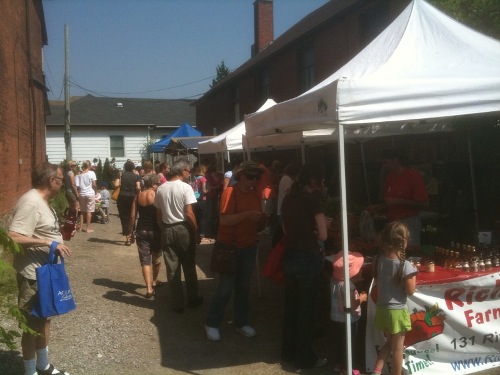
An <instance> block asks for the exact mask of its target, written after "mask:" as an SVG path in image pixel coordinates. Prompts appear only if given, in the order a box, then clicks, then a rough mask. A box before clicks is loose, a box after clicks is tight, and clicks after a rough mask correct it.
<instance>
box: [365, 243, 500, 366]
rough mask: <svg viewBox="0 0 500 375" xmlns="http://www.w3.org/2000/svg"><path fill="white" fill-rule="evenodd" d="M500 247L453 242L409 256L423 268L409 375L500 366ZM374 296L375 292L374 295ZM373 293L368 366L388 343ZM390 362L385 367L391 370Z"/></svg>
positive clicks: (415, 298)
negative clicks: (377, 320) (377, 325)
mask: <svg viewBox="0 0 500 375" xmlns="http://www.w3.org/2000/svg"><path fill="white" fill-rule="evenodd" d="M499 258H500V252H499V251H498V248H495V247H493V246H490V245H481V244H474V245H473V244H460V243H450V245H448V246H436V247H435V248H434V251H433V252H432V254H424V255H423V256H421V257H409V258H408V260H410V261H412V262H413V263H414V264H415V266H416V267H417V269H419V273H418V275H417V288H416V291H415V293H414V294H413V295H412V296H410V297H409V298H408V302H407V304H408V308H409V313H410V319H411V323H412V329H411V331H409V332H407V333H406V335H405V341H404V346H405V349H404V360H403V366H404V371H403V373H404V374H417V373H418V374H419V375H427V374H441V375H442V374H448V373H453V374H470V373H473V372H478V371H482V370H486V369H491V368H495V369H499V371H500V259H499ZM370 295H371V294H370ZM375 308H376V305H375V302H374V301H373V296H371V297H370V298H368V307H367V326H366V341H365V342H366V365H367V371H373V368H370V366H373V364H374V363H375V359H376V355H377V350H379V349H380V347H381V346H382V345H383V343H384V342H385V337H384V335H383V334H382V333H380V332H379V331H377V330H376V329H375V328H374V327H373V318H374V315H375ZM390 366H391V363H390V361H389V363H388V365H387V366H386V368H385V371H386V372H387V373H389V368H390Z"/></svg>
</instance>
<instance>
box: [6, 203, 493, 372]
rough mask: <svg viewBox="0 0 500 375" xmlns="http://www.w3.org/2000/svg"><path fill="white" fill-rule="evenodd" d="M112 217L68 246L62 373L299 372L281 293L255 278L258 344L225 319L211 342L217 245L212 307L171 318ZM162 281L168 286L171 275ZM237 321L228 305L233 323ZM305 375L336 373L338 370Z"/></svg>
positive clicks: (203, 274) (206, 285)
mask: <svg viewBox="0 0 500 375" xmlns="http://www.w3.org/2000/svg"><path fill="white" fill-rule="evenodd" d="M111 214H112V215H111V221H110V223H109V224H93V229H94V230H95V232H93V233H89V234H87V233H77V234H76V236H75V238H73V239H72V240H71V241H70V242H69V243H68V245H69V246H70V247H71V249H72V251H73V256H72V257H71V258H68V259H67V260H66V268H67V272H68V274H69V278H70V282H71V287H72V290H73V293H74V295H75V299H76V302H77V309H76V310H75V311H73V312H71V313H69V314H67V315H63V316H60V317H57V318H55V319H54V322H53V328H52V338H51V342H50V346H49V349H50V358H51V361H52V363H54V364H55V365H56V367H58V368H62V369H67V370H68V371H69V372H70V373H71V375H84V374H85V375H111V374H122V375H132V374H149V375H157V374H207V375H208V374H231V375H233V374H266V375H267V374H288V373H294V372H297V371H296V370H295V369H294V368H288V367H283V366H282V365H281V364H280V363H279V352H280V345H281V343H280V340H281V318H282V299H283V298H282V294H283V291H282V287H281V286H279V285H276V284H274V283H272V282H270V281H269V280H267V279H262V281H261V282H262V289H261V290H262V293H261V297H259V293H258V288H257V285H258V283H257V278H254V282H253V284H252V290H251V297H250V298H251V306H252V320H253V325H254V326H255V328H256V329H257V336H256V337H254V338H250V339H249V338H246V337H243V336H241V335H239V334H238V333H236V332H235V331H234V326H233V324H232V322H231V321H229V320H226V321H225V322H224V324H223V326H222V327H221V335H222V340H221V341H220V342H217V343H214V342H209V341H208V340H207V339H206V337H205V333H204V328H203V327H204V319H205V316H206V311H207V308H208V303H209V301H210V299H211V296H212V293H213V289H214V287H215V285H216V282H217V280H216V279H214V276H213V274H212V273H211V272H210V271H209V269H208V264H209V257H210V252H211V245H201V246H199V247H198V254H197V265H198V270H197V271H198V278H199V289H200V294H201V295H203V296H204V297H205V302H204V304H203V305H202V306H200V307H198V308H196V309H193V310H191V309H187V310H186V311H185V313H184V314H182V315H178V314H175V313H173V312H172V311H171V308H170V305H169V301H168V286H164V287H162V288H159V289H158V290H157V293H156V296H155V297H153V298H152V299H145V298H144V294H145V292H146V289H145V287H144V285H143V284H144V281H143V279H142V274H141V269H140V265H139V261H138V255H137V249H136V246H135V244H134V245H132V246H129V247H128V246H124V237H123V236H122V235H121V234H120V232H121V227H120V223H119V219H118V216H117V210H116V205H115V204H114V203H112V205H111ZM269 250H270V244H269V236H263V237H261V245H260V258H261V263H262V260H263V259H265V256H266V254H267V253H268V252H269ZM162 266H163V265H162ZM160 279H161V280H163V281H166V274H165V269H164V268H162V270H161V272H160ZM326 296H327V294H326ZM322 310H323V311H324V314H322V318H323V319H324V320H323V321H322V323H323V325H322V326H323V327H328V325H327V324H326V320H327V314H328V300H327V299H326V300H324V301H323V308H322ZM231 316H232V306H231V305H229V306H228V309H227V313H226V318H227V319H229V318H230V317H231ZM0 324H1V325H2V326H3V327H5V328H8V329H9V328H10V329H15V323H14V322H12V320H6V319H5V316H2V314H0ZM334 337H335V335H334V334H333V333H331V332H328V329H327V330H326V334H325V335H324V336H323V337H320V338H318V339H317V340H316V342H315V344H316V346H317V351H318V353H321V354H322V355H324V356H326V357H329V356H330V354H329V347H330V344H331V340H332V339H335V338H334ZM19 347H20V345H19ZM22 367H23V366H22V359H21V355H20V352H19V351H13V352H12V351H7V350H5V348H3V347H1V346H0V374H1V375H22V374H23V371H22ZM495 370H497V369H495ZM301 373H303V374H309V373H311V374H331V373H332V367H331V366H326V367H324V368H321V369H314V370H308V371H302V372H301ZM483 374H484V375H486V374H488V375H493V374H498V372H483Z"/></svg>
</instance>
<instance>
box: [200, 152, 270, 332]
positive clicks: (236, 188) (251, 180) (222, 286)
mask: <svg viewBox="0 0 500 375" xmlns="http://www.w3.org/2000/svg"><path fill="white" fill-rule="evenodd" d="M262 172H263V171H262V168H261V167H260V166H259V165H258V164H257V163H255V162H253V161H245V162H243V163H241V164H240V165H239V166H238V167H237V169H236V170H235V172H234V176H235V179H236V181H237V182H236V184H234V185H233V186H229V187H227V188H226V189H225V190H224V191H223V193H222V196H221V201H220V211H219V212H220V216H219V217H220V219H219V231H218V234H217V241H218V242H221V243H223V244H226V245H230V246H232V247H233V248H234V249H235V250H236V263H237V266H236V272H235V273H231V274H221V275H220V279H219V285H218V286H217V289H216V291H215V294H214V297H213V299H212V303H211V304H210V308H209V311H208V316H207V320H206V325H205V331H206V334H207V338H208V339H209V340H211V341H219V340H220V333H219V328H220V325H221V323H222V321H223V318H224V311H225V309H226V305H227V303H228V302H229V299H230V298H231V294H232V293H233V289H234V315H235V316H234V323H235V329H236V331H237V332H238V333H240V334H242V335H243V336H246V337H253V336H255V335H256V332H255V329H254V328H253V327H252V326H251V325H250V321H249V318H250V317H249V306H248V299H249V290H250V279H251V277H252V274H253V271H254V269H255V256H256V252H257V232H258V230H259V229H260V227H261V226H262V225H263V223H264V220H265V217H266V216H265V215H264V213H263V212H262V208H261V207H262V206H261V201H260V195H259V194H258V193H257V192H256V191H255V190H254V188H255V186H256V184H257V181H258V180H259V179H260V177H261V175H262Z"/></svg>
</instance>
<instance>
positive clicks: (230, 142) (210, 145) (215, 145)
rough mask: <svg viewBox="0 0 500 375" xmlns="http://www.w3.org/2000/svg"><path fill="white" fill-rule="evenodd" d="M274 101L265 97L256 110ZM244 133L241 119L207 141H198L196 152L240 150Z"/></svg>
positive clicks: (259, 110) (266, 106) (262, 109)
mask: <svg viewBox="0 0 500 375" xmlns="http://www.w3.org/2000/svg"><path fill="white" fill-rule="evenodd" d="M275 104H276V102H275V101H274V100H272V99H267V100H266V102H265V103H264V104H263V105H262V107H260V108H259V109H258V110H257V113H258V112H261V111H264V110H266V109H268V108H270V107H272V106H273V105H275ZM244 134H245V122H244V121H242V122H240V123H239V124H238V125H236V126H235V127H233V128H231V129H229V130H227V131H225V132H224V133H222V134H219V135H217V136H215V137H213V138H211V139H209V140H207V141H204V142H200V144H199V145H198V153H200V154H212V153H216V152H225V151H233V150H242V149H243V146H242V136H243V135H244Z"/></svg>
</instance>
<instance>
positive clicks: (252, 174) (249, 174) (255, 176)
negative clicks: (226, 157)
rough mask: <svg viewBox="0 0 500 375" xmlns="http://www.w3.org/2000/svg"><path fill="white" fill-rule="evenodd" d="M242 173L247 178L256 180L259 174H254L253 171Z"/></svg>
mask: <svg viewBox="0 0 500 375" xmlns="http://www.w3.org/2000/svg"><path fill="white" fill-rule="evenodd" d="M243 174H244V175H245V177H246V178H248V179H249V180H258V179H260V174H254V173H245V172H243Z"/></svg>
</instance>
